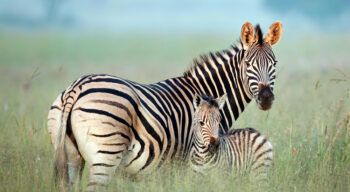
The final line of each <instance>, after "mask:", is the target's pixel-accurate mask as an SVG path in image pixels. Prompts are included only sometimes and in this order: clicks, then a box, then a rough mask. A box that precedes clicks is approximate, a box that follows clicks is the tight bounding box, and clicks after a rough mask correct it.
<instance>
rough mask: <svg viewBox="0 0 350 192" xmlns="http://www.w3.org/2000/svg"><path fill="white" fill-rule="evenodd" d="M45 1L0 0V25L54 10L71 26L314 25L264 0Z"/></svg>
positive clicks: (38, 19)
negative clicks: (247, 22)
mask: <svg viewBox="0 0 350 192" xmlns="http://www.w3.org/2000/svg"><path fill="white" fill-rule="evenodd" d="M49 2H51V1H50V0H0V27H1V28H0V29H5V28H10V27H13V26H15V27H18V26H19V27H21V26H23V25H24V26H27V27H28V26H35V27H42V26H43V25H42V23H43V22H48V21H46V20H48V17H49V15H50V14H49V13H53V14H52V15H53V17H52V18H53V19H51V20H50V21H49V23H51V25H54V26H59V27H62V28H66V29H75V30H77V29H83V30H96V31H109V30H112V31H120V32H129V31H134V32H135V31H146V32H147V31H148V32H193V31H195V32H197V31H202V32H204V33H205V32H209V33H210V32H212V31H215V32H218V31H220V32H223V33H226V32H227V31H230V33H232V32H237V31H238V30H239V29H240V27H241V25H242V24H243V23H244V22H245V21H251V22H252V23H253V24H255V23H260V24H261V25H262V26H263V28H265V29H266V28H267V27H268V25H270V24H271V23H272V22H274V21H276V20H281V21H282V23H284V28H285V29H287V30H288V29H294V30H308V29H309V28H313V27H314V26H315V23H314V22H313V21H312V20H310V19H309V18H307V17H304V16H302V15H301V14H298V13H295V12H293V11H291V12H288V13H276V12H275V11H272V10H271V9H269V8H268V5H267V3H266V2H265V1H264V0H250V1H232V0H231V1H230V0H216V1H209V0H192V1H191V2H189V1H186V0H176V1H164V0H151V1H135V0H128V1H113V0H72V1H69V0H56V2H57V3H56V4H55V5H56V6H55V8H54V9H49V7H50V5H51V4H50V3H49ZM316 2H317V1H316ZM50 10H51V11H50ZM52 10H54V11H52ZM52 15H51V16H52ZM349 18H350V14H345V15H344V14H342V15H341V16H339V18H337V20H338V21H342V22H347V21H348V22H350V19H349Z"/></svg>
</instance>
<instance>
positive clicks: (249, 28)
mask: <svg viewBox="0 0 350 192" xmlns="http://www.w3.org/2000/svg"><path fill="white" fill-rule="evenodd" d="M241 40H242V43H243V45H244V49H247V48H248V47H249V46H250V45H251V44H253V42H254V27H253V25H252V24H251V23H249V22H248V21H247V22H245V23H244V24H243V26H242V29H241Z"/></svg>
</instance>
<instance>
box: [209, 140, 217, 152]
mask: <svg viewBox="0 0 350 192" xmlns="http://www.w3.org/2000/svg"><path fill="white" fill-rule="evenodd" d="M218 146H219V140H218V138H217V137H210V143H209V152H210V153H215V152H216V150H217V149H218Z"/></svg>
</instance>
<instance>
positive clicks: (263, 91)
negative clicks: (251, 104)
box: [240, 21, 282, 111]
mask: <svg viewBox="0 0 350 192" xmlns="http://www.w3.org/2000/svg"><path fill="white" fill-rule="evenodd" d="M281 36H282V24H281V22H279V21H278V22H275V23H273V24H272V25H271V26H270V29H269V32H268V34H267V35H266V36H265V37H263V33H262V31H261V29H260V26H259V25H257V26H256V27H255V30H254V28H253V25H252V24H251V23H249V22H246V23H245V24H244V25H243V26H242V30H241V40H242V43H243V48H244V55H243V59H242V61H241V63H240V64H241V66H242V70H241V72H242V73H243V74H242V77H243V80H244V83H245V87H246V90H247V91H248V92H249V94H250V95H251V96H252V97H254V99H255V101H256V102H257V104H258V105H259V108H260V109H262V110H264V111H265V110H269V109H270V108H271V105H272V102H273V100H274V94H273V87H274V83H275V78H276V73H275V68H276V63H277V61H276V58H275V55H274V53H273V51H272V47H271V46H272V45H274V44H276V43H277V42H278V41H279V40H280V38H281Z"/></svg>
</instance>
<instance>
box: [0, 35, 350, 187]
mask: <svg viewBox="0 0 350 192" xmlns="http://www.w3.org/2000/svg"><path fill="white" fill-rule="evenodd" d="M237 37H238V36H236V37H235V36H230V35H220V36H219V35H217V36H198V35H186V36H181V35H175V36H170V35H169V36H165V35H163V36H162V35H161V36H155V35H154V36H151V35H129V36H125V35H122V36H117V35H115V36H113V35H77V34H59V33H47V32H38V33H29V34H22V33H0V90H1V92H0V191H52V190H53V188H52V186H53V182H52V179H51V177H52V173H53V150H52V146H51V144H50V141H49V135H48V132H47V128H46V117H47V113H48V109H49V107H50V105H51V104H52V102H53V101H54V99H55V98H56V97H57V95H58V94H59V93H60V92H61V91H62V90H64V89H65V88H66V87H67V86H68V85H70V83H71V82H72V81H74V80H75V79H76V78H78V77H79V76H81V75H83V74H89V73H109V74H113V75H117V76H121V77H124V78H128V79H132V80H135V81H138V82H142V83H151V82H156V81H160V80H163V79H165V78H168V77H175V76H178V75H181V74H182V72H183V71H185V70H186V69H187V68H188V66H189V64H190V61H191V59H192V58H193V57H196V56H198V55H199V54H202V53H207V52H208V51H216V50H221V49H224V48H227V47H228V46H229V45H230V44H231V43H234V42H235V38H237ZM274 50H275V55H276V57H277V59H278V61H279V62H278V64H277V65H278V69H277V71H278V72H277V80H276V86H275V98H276V99H275V103H274V104H273V107H272V109H271V110H270V111H268V112H263V111H260V110H259V109H258V108H257V106H256V104H255V103H254V102H252V103H251V104H250V105H249V106H248V108H247V109H246V110H245V112H244V113H243V114H242V115H241V116H240V118H239V119H238V121H237V122H236V123H235V126H234V127H236V128H242V127H248V126H249V127H254V128H256V129H257V130H259V131H260V132H262V133H263V134H265V135H267V136H268V138H269V139H270V141H271V142H272V144H273V146H274V153H275V159H274V164H273V167H272V169H271V171H270V179H269V181H268V183H267V184H266V185H265V186H257V184H255V183H249V182H248V181H246V180H244V179H238V178H232V177H230V176H229V175H225V174H222V173H220V172H219V171H216V172H215V171H214V172H213V173H211V174H210V175H208V176H206V177H203V176H200V175H196V174H195V173H193V172H191V171H189V170H188V169H186V168H182V167H178V166H176V165H169V166H168V167H166V168H163V169H162V170H158V171H155V172H154V173H153V174H151V175H148V176H138V177H136V178H129V177H128V176H125V175H123V174H122V173H119V172H118V173H117V176H116V177H115V179H114V180H113V182H112V184H111V186H110V188H109V191H117V190H118V191H256V190H257V189H259V190H261V191H350V139H349V138H350V55H349V51H350V36H349V35H347V34H336V35H334V36H327V35H325V34H320V35H313V36H305V37H288V36H287V35H286V36H284V37H283V38H282V40H281V42H280V43H279V44H278V45H276V46H275V47H274ZM84 175H85V176H84V178H83V183H86V182H87V177H86V174H84Z"/></svg>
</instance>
